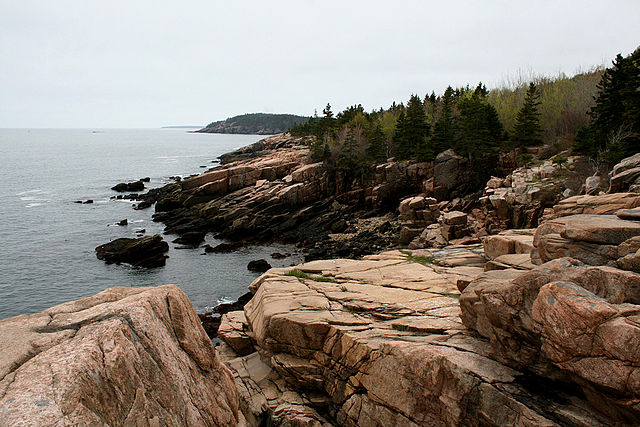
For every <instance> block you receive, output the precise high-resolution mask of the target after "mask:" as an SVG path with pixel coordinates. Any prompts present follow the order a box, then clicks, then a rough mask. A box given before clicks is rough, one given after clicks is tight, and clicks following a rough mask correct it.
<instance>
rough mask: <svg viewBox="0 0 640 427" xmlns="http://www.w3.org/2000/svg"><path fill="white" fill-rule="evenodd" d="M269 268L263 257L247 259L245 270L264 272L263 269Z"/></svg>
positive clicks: (269, 265)
mask: <svg viewBox="0 0 640 427" xmlns="http://www.w3.org/2000/svg"><path fill="white" fill-rule="evenodd" d="M270 268H271V264H269V263H268V262H267V260H264V259H256V260H253V261H249V264H247V270H249V271H255V272H256V273H264V272H265V271H267V270H269V269H270Z"/></svg>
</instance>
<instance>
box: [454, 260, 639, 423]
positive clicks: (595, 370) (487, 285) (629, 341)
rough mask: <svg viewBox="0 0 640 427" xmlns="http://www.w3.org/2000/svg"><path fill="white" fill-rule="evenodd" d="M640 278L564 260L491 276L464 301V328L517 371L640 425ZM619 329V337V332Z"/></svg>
mask: <svg viewBox="0 0 640 427" xmlns="http://www.w3.org/2000/svg"><path fill="white" fill-rule="evenodd" d="M638 304H640V275H638V274H636V273H632V272H629V271H623V270H619V269H616V268H612V267H606V266H588V265H586V264H584V263H582V262H580V261H578V260H575V259H571V258H561V259H556V260H553V261H550V262H548V263H545V264H543V265H541V266H538V267H537V268H535V269H533V270H531V271H529V272H526V273H522V272H521V271H517V270H512V269H509V270H500V271H488V272H486V273H484V274H482V275H481V276H479V277H478V278H477V279H475V280H472V281H471V282H470V283H469V285H468V286H467V287H466V288H465V290H464V291H463V293H462V295H461V296H460V306H461V309H462V313H461V318H462V321H463V322H464V324H465V325H466V326H467V327H468V328H469V329H472V330H475V331H476V332H477V333H479V334H480V335H481V336H483V337H485V338H487V339H489V341H490V344H491V349H492V356H493V357H494V358H495V359H497V360H499V361H501V362H503V363H505V364H506V365H508V366H511V367H513V368H515V369H517V370H522V371H528V372H532V373H533V374H535V375H539V376H542V377H547V378H549V379H553V380H558V381H561V382H566V383H575V384H578V385H579V386H580V387H581V389H582V391H583V392H584V393H585V395H586V396H587V398H588V399H589V401H590V402H591V404H592V405H593V406H594V407H596V408H598V409H599V410H600V411H602V412H603V413H606V414H608V416H610V417H612V420H616V421H617V422H632V421H633V423H637V422H638V420H640V404H639V403H638V402H639V398H640V388H638V387H637V385H636V384H637V381H638V380H637V379H636V378H640V377H638V375H640V371H639V370H638V369H639V368H637V363H636V362H635V358H636V356H630V354H631V353H635V350H631V349H632V348H633V349H635V348H637V347H636V341H637V340H639V339H640V327H638V324H637V321H636V320H635V317H634V316H637V315H638V313H640V305H638ZM616 331H618V333H616Z"/></svg>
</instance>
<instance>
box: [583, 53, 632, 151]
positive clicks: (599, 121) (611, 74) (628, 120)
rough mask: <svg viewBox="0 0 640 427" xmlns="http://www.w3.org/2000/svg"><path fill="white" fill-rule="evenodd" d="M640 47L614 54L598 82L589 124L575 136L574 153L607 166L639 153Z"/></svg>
mask: <svg viewBox="0 0 640 427" xmlns="http://www.w3.org/2000/svg"><path fill="white" fill-rule="evenodd" d="M638 88H640V48H638V49H636V50H635V52H633V53H632V54H631V55H629V56H627V57H623V56H622V55H617V56H616V58H615V60H614V61H613V63H612V67H611V68H607V69H606V70H605V71H604V73H603V75H602V79H601V80H600V83H599V84H598V94H597V96H596V99H595V105H594V106H593V107H592V108H591V109H590V111H589V116H590V117H591V123H590V124H589V125H588V126H586V127H584V128H582V129H581V130H580V132H579V134H578V135H577V138H576V139H577V141H578V143H577V144H576V147H575V149H576V151H578V152H583V153H587V154H590V155H592V156H601V157H602V158H603V159H604V160H607V161H609V162H610V163H615V162H617V161H619V160H620V159H621V158H622V157H625V156H629V155H632V154H634V153H636V152H638V151H640V90H638Z"/></svg>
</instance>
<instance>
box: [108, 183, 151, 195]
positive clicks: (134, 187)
mask: <svg viewBox="0 0 640 427" xmlns="http://www.w3.org/2000/svg"><path fill="white" fill-rule="evenodd" d="M111 189H112V190H114V191H118V192H120V193H124V192H125V191H142V190H144V182H142V181H134V182H121V183H120V184H116V185H114V186H113V187H111Z"/></svg>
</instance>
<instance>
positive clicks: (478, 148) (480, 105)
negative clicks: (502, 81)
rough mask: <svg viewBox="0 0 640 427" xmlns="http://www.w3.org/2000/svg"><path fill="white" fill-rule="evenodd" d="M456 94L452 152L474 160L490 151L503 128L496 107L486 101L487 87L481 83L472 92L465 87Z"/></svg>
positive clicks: (500, 135)
mask: <svg viewBox="0 0 640 427" xmlns="http://www.w3.org/2000/svg"><path fill="white" fill-rule="evenodd" d="M459 93H460V101H459V102H458V112H459V116H458V120H457V122H458V125H457V131H458V135H457V138H456V140H455V142H454V144H453V146H454V149H455V151H456V152H457V153H458V154H462V155H468V156H469V157H470V158H475V159H480V158H484V157H486V156H488V155H491V154H493V153H494V151H496V149H497V148H498V146H499V145H500V141H501V140H502V136H503V132H504V131H503V127H502V123H501V122H500V119H499V118H498V113H497V111H496V109H495V108H494V107H493V106H492V105H491V104H489V103H488V102H487V90H486V88H485V87H484V85H482V83H481V84H479V85H478V87H476V89H475V90H473V91H471V90H470V89H465V90H461V91H459Z"/></svg>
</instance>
